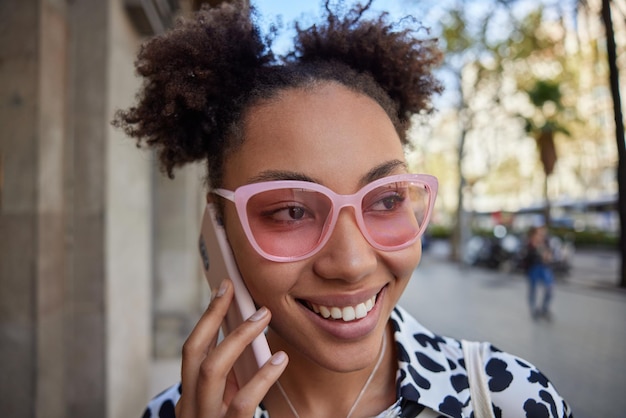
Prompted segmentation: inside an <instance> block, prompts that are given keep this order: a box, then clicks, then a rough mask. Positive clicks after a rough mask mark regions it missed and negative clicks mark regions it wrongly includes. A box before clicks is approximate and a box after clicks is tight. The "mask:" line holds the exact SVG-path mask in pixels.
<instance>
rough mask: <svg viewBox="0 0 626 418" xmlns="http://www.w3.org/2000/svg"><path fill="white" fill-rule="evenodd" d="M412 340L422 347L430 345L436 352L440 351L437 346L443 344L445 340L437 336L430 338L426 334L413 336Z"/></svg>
mask: <svg viewBox="0 0 626 418" xmlns="http://www.w3.org/2000/svg"><path fill="white" fill-rule="evenodd" d="M413 338H415V341H417V342H418V343H419V345H421V346H422V347H426V345H430V346H431V347H432V348H433V349H434V350H437V351H441V349H440V348H439V344H443V343H445V340H444V339H443V338H441V337H440V336H438V335H435V337H431V336H430V335H426V334H415V335H413Z"/></svg>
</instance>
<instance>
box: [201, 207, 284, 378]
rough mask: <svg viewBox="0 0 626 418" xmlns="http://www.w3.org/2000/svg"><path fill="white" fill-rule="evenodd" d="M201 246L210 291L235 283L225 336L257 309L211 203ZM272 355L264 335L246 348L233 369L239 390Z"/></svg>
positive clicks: (223, 331)
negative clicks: (223, 282)
mask: <svg viewBox="0 0 626 418" xmlns="http://www.w3.org/2000/svg"><path fill="white" fill-rule="evenodd" d="M199 247H200V248H199V249H200V257H201V258H202V267H203V271H204V275H205V277H206V279H207V281H208V282H209V286H210V287H211V289H218V288H219V285H220V283H221V282H222V280H224V279H226V278H230V280H231V281H232V282H233V287H234V291H235V295H234V297H233V301H232V303H231V304H230V307H229V309H228V312H227V314H226V317H225V318H224V321H223V322H222V333H223V334H224V336H226V335H228V334H229V333H230V332H231V331H232V330H234V329H235V328H237V327H238V326H239V324H241V323H242V322H244V321H245V320H246V319H248V318H249V317H250V316H251V315H252V314H253V313H255V312H256V310H257V309H256V307H255V305H254V301H253V300H252V297H251V296H250V293H249V292H248V289H247V288H246V285H245V283H244V281H243V279H242V278H241V274H240V273H239V270H238V268H237V264H236V263H235V258H234V256H233V252H232V249H231V248H230V244H229V243H228V239H227V238H226V231H225V230H224V226H223V224H222V222H221V220H219V219H218V217H217V210H216V208H215V206H214V204H213V203H208V204H207V206H206V209H205V211H204V217H203V219H202V231H201V233H200V240H199ZM271 355H272V353H271V352H270V348H269V345H268V343H267V339H266V338H265V334H263V333H261V334H260V335H258V336H257V337H256V338H255V339H254V340H253V341H252V343H251V344H250V345H248V346H247V347H246V349H245V350H244V352H243V353H242V354H241V356H240V357H239V359H238V360H237V362H236V363H235V365H234V367H233V368H234V372H235V376H236V378H237V384H238V385H239V387H242V386H243V385H245V384H246V383H247V382H248V381H249V380H250V379H251V378H252V376H254V374H255V373H256V372H257V371H258V370H259V367H261V366H262V365H264V364H265V363H266V362H267V360H269V358H270V357H271Z"/></svg>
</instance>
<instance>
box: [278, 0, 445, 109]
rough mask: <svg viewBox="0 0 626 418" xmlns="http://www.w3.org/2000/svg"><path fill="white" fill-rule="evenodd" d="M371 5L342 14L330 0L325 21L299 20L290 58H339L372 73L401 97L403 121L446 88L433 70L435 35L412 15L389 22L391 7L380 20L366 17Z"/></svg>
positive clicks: (397, 99)
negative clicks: (425, 33) (424, 33)
mask: <svg viewBox="0 0 626 418" xmlns="http://www.w3.org/2000/svg"><path fill="white" fill-rule="evenodd" d="M370 5H371V1H370V2H368V3H367V4H366V5H365V6H361V5H357V6H355V7H354V8H353V9H351V10H349V11H348V12H347V13H346V14H345V15H344V16H338V15H336V14H334V13H333V12H332V11H331V10H330V8H329V3H328V1H327V3H326V11H327V18H326V22H325V23H324V24H322V25H313V26H311V27H309V28H305V29H303V28H301V27H300V26H299V25H296V30H297V33H298V35H297V39H296V42H295V47H294V52H292V53H291V54H289V55H288V59H295V60H300V61H302V62H309V61H318V60H335V61H340V62H344V63H346V64H347V65H349V66H350V67H352V68H354V69H355V70H357V71H359V72H368V73H370V74H371V75H372V76H373V77H374V79H375V80H376V82H377V83H378V84H380V85H381V87H382V88H383V89H384V90H385V91H387V93H388V94H389V96H390V97H391V99H392V100H393V101H394V102H396V103H397V105H398V118H399V119H400V120H401V121H406V120H407V119H408V117H409V116H410V115H411V114H415V113H420V112H424V111H430V110H432V106H431V103H430V98H431V96H432V95H433V94H434V93H439V92H441V90H442V88H441V85H440V84H439V82H438V81H437V80H436V79H435V78H434V76H433V75H432V72H431V70H432V68H433V67H435V66H437V65H438V64H439V63H440V62H441V59H442V55H441V53H440V51H439V50H438V49H437V47H436V40H435V39H419V38H418V37H417V36H416V33H417V32H418V31H420V30H426V29H425V28H424V27H423V26H422V25H421V24H419V23H418V22H417V21H416V20H415V19H414V18H412V17H405V18H404V19H402V21H401V22H400V24H393V23H389V22H388V18H389V14H388V13H382V14H381V15H380V16H378V18H377V19H376V20H366V19H364V18H363V14H364V12H365V11H366V10H367V9H369V7H370ZM411 24H413V25H412V26H415V27H410V26H411Z"/></svg>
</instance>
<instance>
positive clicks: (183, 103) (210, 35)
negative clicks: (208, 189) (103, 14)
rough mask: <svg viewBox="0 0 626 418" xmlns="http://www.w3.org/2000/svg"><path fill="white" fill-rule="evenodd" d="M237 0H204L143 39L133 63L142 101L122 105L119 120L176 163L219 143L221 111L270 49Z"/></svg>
mask: <svg viewBox="0 0 626 418" xmlns="http://www.w3.org/2000/svg"><path fill="white" fill-rule="evenodd" d="M250 13H251V10H250V9H249V8H246V7H243V5H241V4H239V3H238V2H237V3H235V4H228V3H224V4H222V6H221V7H219V8H212V9H210V8H208V7H206V6H204V7H203V8H202V9H201V10H200V11H198V12H197V13H196V14H195V15H194V18H193V19H192V20H186V19H179V20H178V21H177V23H176V25H175V27H174V28H173V29H172V30H170V31H169V32H168V33H166V34H164V35H161V36H157V37H154V38H152V39H151V40H149V41H148V42H147V43H145V44H144V45H143V46H142V47H141V50H140V52H139V55H138V59H137V62H136V64H135V65H136V69H137V72H138V73H139V75H140V76H141V77H142V78H143V79H144V86H143V89H142V90H141V92H140V95H139V97H138V101H139V103H138V104H137V106H135V107H132V108H130V109H128V110H127V111H122V112H118V113H117V114H116V118H115V120H114V125H116V126H119V127H122V128H124V130H125V131H126V133H127V134H128V135H130V136H132V137H135V138H136V139H137V142H138V145H141V144H142V142H145V143H146V144H147V145H148V146H151V147H154V148H156V149H157V151H158V153H159V157H160V161H161V164H162V166H163V168H164V169H165V171H167V173H168V175H169V176H170V177H172V173H173V169H174V168H175V167H177V166H181V165H183V164H185V163H188V162H192V161H197V160H201V159H204V158H206V157H207V155H209V154H213V153H215V152H216V151H217V150H218V149H220V148H221V146H222V144H221V142H222V140H221V137H222V135H221V132H223V130H224V129H225V128H226V126H225V125H228V121H226V120H225V118H224V117H220V114H221V115H222V116H223V115H225V114H228V110H229V109H232V107H233V106H234V102H235V101H236V100H237V98H238V97H240V96H241V95H242V94H244V93H245V91H246V89H249V87H250V83H251V82H252V80H253V78H254V77H253V74H254V72H255V71H256V70H257V69H258V68H259V67H261V66H263V65H265V64H267V63H269V62H271V61H272V60H273V56H272V53H271V51H270V50H269V48H268V47H267V46H266V43H265V42H264V40H263V39H262V38H261V36H260V34H259V31H258V29H257V27H256V26H255V25H254V23H253V21H252V20H251V18H250Z"/></svg>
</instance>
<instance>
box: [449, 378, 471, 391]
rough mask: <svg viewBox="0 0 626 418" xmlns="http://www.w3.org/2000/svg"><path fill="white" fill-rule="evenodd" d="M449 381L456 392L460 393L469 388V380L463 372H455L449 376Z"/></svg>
mask: <svg viewBox="0 0 626 418" xmlns="http://www.w3.org/2000/svg"><path fill="white" fill-rule="evenodd" d="M450 382H451V383H452V387H453V388H454V390H456V393H460V392H461V391H463V390H465V389H467V388H469V381H468V379H467V375H465V374H455V375H453V376H452V377H451V378H450Z"/></svg>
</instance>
